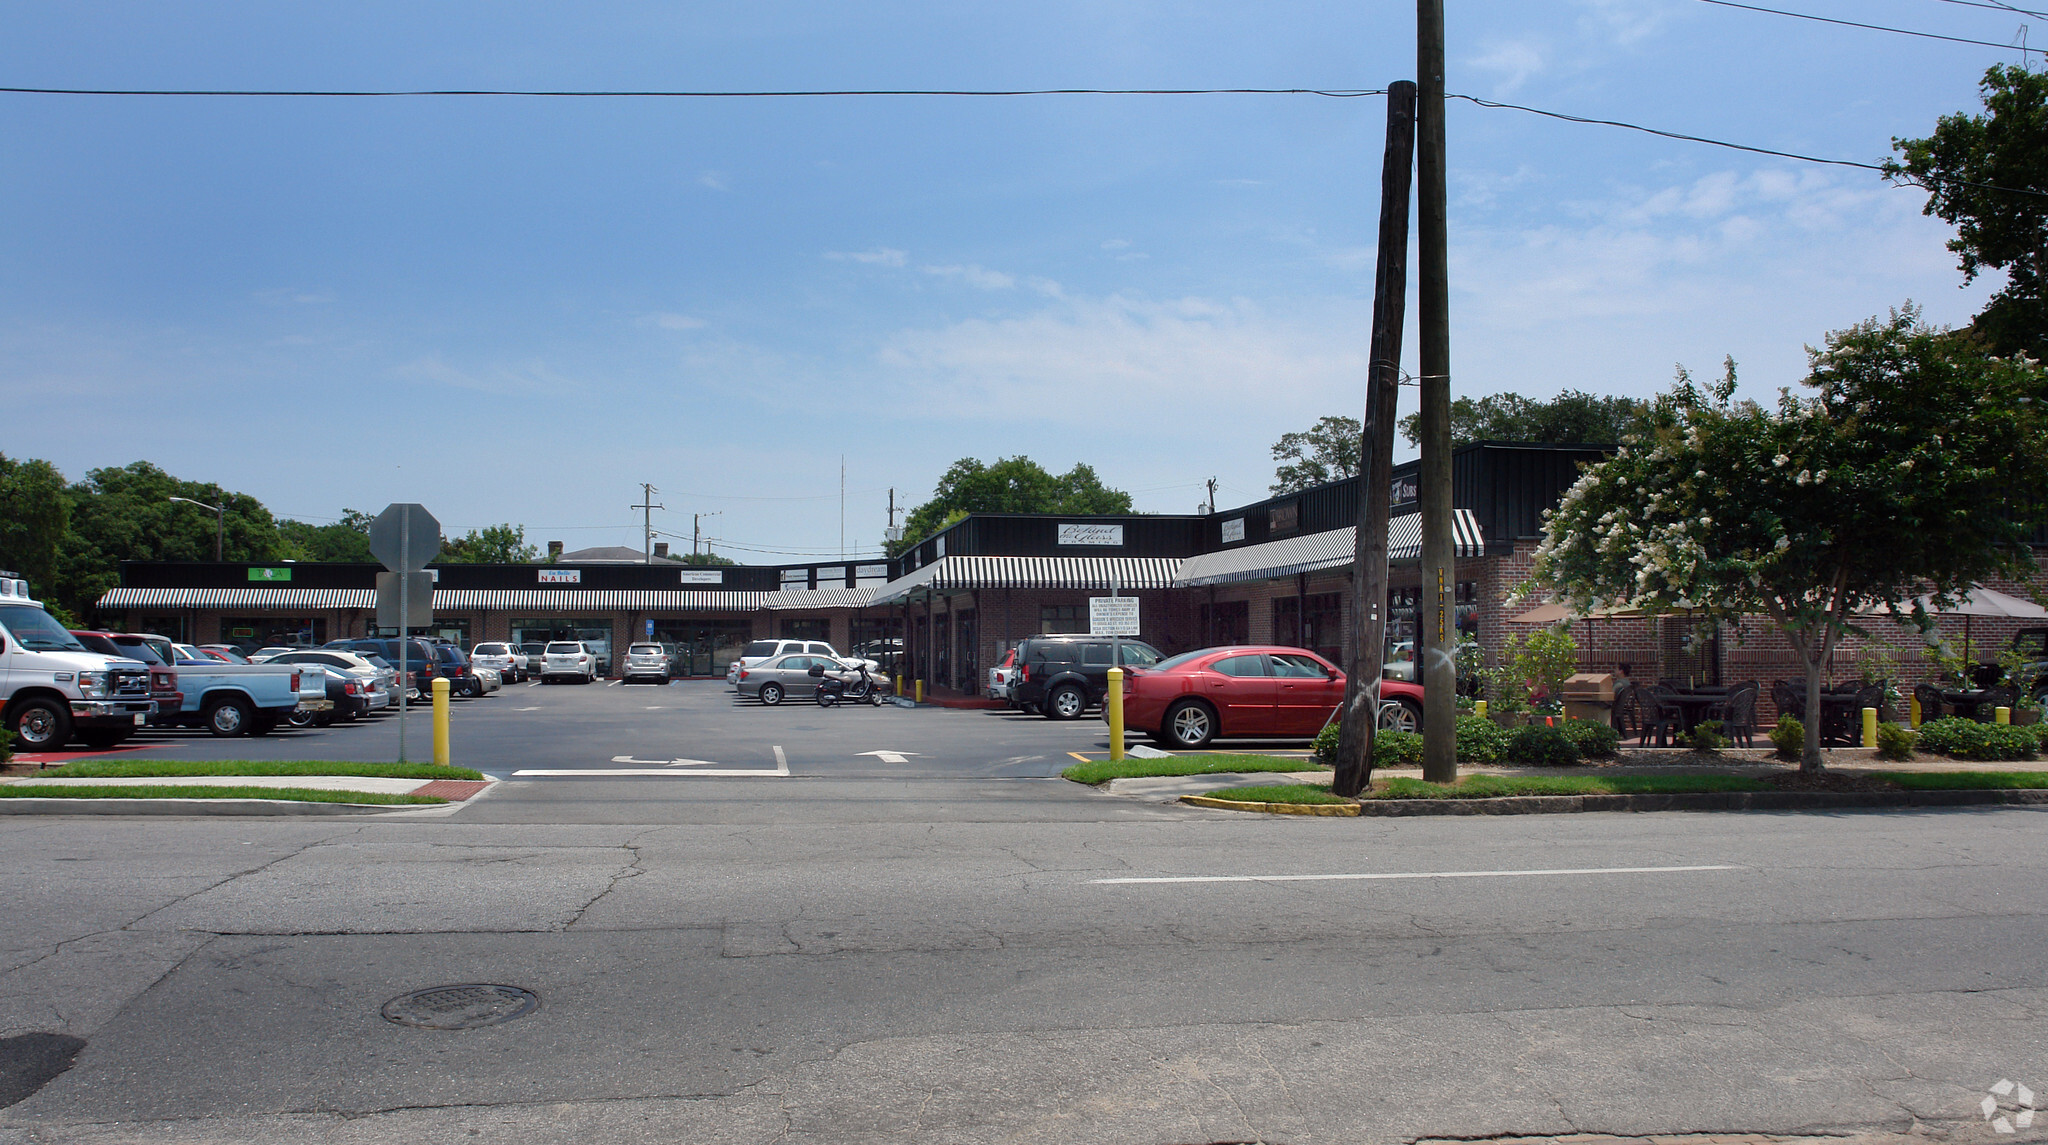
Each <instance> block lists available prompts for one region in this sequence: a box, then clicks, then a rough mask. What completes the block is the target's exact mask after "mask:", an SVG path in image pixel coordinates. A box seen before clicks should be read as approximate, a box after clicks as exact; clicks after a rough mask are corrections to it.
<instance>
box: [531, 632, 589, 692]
mask: <svg viewBox="0 0 2048 1145" xmlns="http://www.w3.org/2000/svg"><path fill="white" fill-rule="evenodd" d="M596 679H597V653H595V652H592V651H591V650H590V646H589V645H588V644H585V643H584V642H583V641H581V640H551V641H549V642H548V649H547V652H546V653H545V654H544V655H542V656H541V666H540V682H541V683H543V684H553V683H556V682H557V681H560V680H575V681H576V682H578V683H580V684H588V683H590V682H592V681H593V680H596Z"/></svg>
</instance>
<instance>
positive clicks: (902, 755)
mask: <svg viewBox="0 0 2048 1145" xmlns="http://www.w3.org/2000/svg"><path fill="white" fill-rule="evenodd" d="M860 754H861V755H872V756H874V757H875V758H876V759H879V760H881V761H882V762H883V763H909V762H910V757H911V756H913V755H916V754H917V753H916V752H914V751H864V752H861V753H860Z"/></svg>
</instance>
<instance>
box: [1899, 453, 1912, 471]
mask: <svg viewBox="0 0 2048 1145" xmlns="http://www.w3.org/2000/svg"><path fill="white" fill-rule="evenodd" d="M1912 471H1913V459H1912V458H1910V457H1908V458H1907V459H1905V460H1904V461H1901V462H1899V472H1901V473H1911V472H1912Z"/></svg>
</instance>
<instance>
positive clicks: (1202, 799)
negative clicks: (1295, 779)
mask: <svg viewBox="0 0 2048 1145" xmlns="http://www.w3.org/2000/svg"><path fill="white" fill-rule="evenodd" d="M1180 801H1181V802H1182V803H1186V804H1188V805H1190V806H1193V807H1214V808H1216V809H1217V810H1219V811H1263V812H1265V813H1266V814H1268V815H1325V816H1330V817H1333V818H1338V819H1345V818H1356V817H1357V816H1359V815H1361V814H1363V812H1362V811H1360V810H1359V805H1358V804H1356V803H1246V802H1243V801H1242V800H1237V799H1213V798H1211V797H1209V796H1207V795H1183V796H1181V797H1180ZM1430 802H1433V803H1449V802H1450V800H1448V799H1436V800H1431V801H1430Z"/></svg>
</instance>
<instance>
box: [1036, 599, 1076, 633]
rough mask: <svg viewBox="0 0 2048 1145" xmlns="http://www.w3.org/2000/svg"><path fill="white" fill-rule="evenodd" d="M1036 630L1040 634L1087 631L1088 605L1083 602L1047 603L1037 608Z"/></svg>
mask: <svg viewBox="0 0 2048 1145" xmlns="http://www.w3.org/2000/svg"><path fill="white" fill-rule="evenodd" d="M1038 631H1039V632H1040V633H1041V634H1048V635H1049V634H1052V633H1065V632H1086V631H1088V606H1087V605H1083V604H1048V605H1045V606H1043V607H1041V608H1040V609H1039V610H1038Z"/></svg>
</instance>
